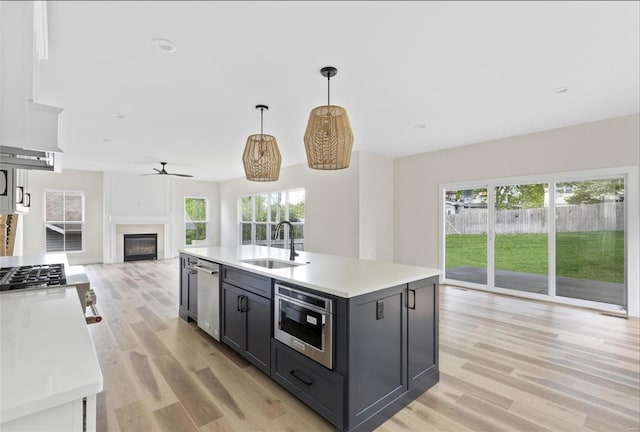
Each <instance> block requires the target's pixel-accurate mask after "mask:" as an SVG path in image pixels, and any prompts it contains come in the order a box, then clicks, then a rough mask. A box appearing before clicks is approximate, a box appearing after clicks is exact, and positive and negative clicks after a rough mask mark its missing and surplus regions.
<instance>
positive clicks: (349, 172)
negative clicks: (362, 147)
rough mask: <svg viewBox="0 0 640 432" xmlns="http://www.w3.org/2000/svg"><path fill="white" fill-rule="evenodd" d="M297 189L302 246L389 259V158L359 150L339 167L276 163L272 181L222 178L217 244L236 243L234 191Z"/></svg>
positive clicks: (362, 256) (390, 226) (236, 205)
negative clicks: (276, 173) (300, 202)
mask: <svg viewBox="0 0 640 432" xmlns="http://www.w3.org/2000/svg"><path fill="white" fill-rule="evenodd" d="M298 188H304V189H305V200H306V201H305V207H306V209H305V210H306V213H305V223H304V233H305V234H304V237H305V238H304V242H305V246H304V247H305V250H308V251H311V252H317V253H326V254H333V255H342V256H351V257H359V258H365V259H375V260H379V261H392V260H393V160H392V159H390V158H386V157H382V156H378V155H375V154H371V153H365V152H360V151H356V152H353V154H352V156H351V166H350V167H349V168H347V169H345V170H336V171H320V170H312V169H310V168H309V167H308V166H307V164H306V163H304V164H298V165H294V166H290V167H286V168H282V169H281V171H280V180H278V181H277V182H265V183H258V182H250V181H247V180H246V179H244V178H241V179H235V180H230V181H226V182H222V183H221V184H220V226H221V227H222V228H221V233H220V235H221V245H222V246H224V247H236V246H237V245H238V236H239V231H238V198H239V197H240V196H242V195H248V194H257V193H264V192H275V191H281V190H288V189H298Z"/></svg>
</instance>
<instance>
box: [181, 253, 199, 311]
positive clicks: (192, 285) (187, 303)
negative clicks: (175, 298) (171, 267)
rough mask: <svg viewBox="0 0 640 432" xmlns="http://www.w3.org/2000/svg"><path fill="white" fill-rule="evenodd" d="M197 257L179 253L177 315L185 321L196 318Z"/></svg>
mask: <svg viewBox="0 0 640 432" xmlns="http://www.w3.org/2000/svg"><path fill="white" fill-rule="evenodd" d="M196 264H198V258H196V257H193V256H191V255H187V254H186V253H180V306H179V308H178V315H180V318H182V319H183V320H185V321H197V319H198V271H197V270H196V269H195V267H194V266H195V265H196Z"/></svg>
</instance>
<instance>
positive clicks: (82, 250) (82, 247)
mask: <svg viewBox="0 0 640 432" xmlns="http://www.w3.org/2000/svg"><path fill="white" fill-rule="evenodd" d="M50 192H61V193H62V194H63V199H62V205H63V211H62V214H63V215H66V210H65V205H66V201H65V196H66V194H79V195H80V196H81V197H82V220H81V221H80V222H78V221H66V220H63V221H50V220H48V219H47V194H48V193H50ZM42 201H43V206H42V213H43V216H42V222H43V232H44V253H45V254H49V253H69V254H81V253H85V252H86V250H85V224H86V220H85V217H86V199H85V193H84V191H81V190H72V189H45V190H44V191H43V194H42ZM65 217H66V216H65ZM53 224H79V225H80V250H67V248H66V243H67V242H66V232H64V233H62V234H63V236H65V237H64V242H63V244H64V247H63V249H62V250H59V251H49V250H47V226H48V225H53ZM56 228H57V227H56ZM50 229H53V228H50ZM54 231H58V230H57V229H54ZM65 231H66V230H65Z"/></svg>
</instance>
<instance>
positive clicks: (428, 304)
mask: <svg viewBox="0 0 640 432" xmlns="http://www.w3.org/2000/svg"><path fill="white" fill-rule="evenodd" d="M407 306H408V320H409V321H408V329H407V333H408V337H409V340H408V348H409V358H408V360H409V368H408V371H409V387H411V386H412V384H413V383H415V382H417V381H421V380H422V379H424V378H426V377H428V376H429V375H430V373H431V371H434V372H436V371H437V370H438V336H437V335H438V281H437V279H435V278H430V279H423V280H421V281H416V282H411V283H410V284H409V287H408V292H407Z"/></svg>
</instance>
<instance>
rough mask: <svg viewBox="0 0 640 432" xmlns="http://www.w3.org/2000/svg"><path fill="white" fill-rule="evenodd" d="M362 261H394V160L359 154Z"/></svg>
mask: <svg viewBox="0 0 640 432" xmlns="http://www.w3.org/2000/svg"><path fill="white" fill-rule="evenodd" d="M358 157H359V161H360V163H359V168H360V171H359V178H358V184H359V197H358V198H359V224H360V230H359V233H360V239H359V240H360V244H359V246H360V258H362V259H370V260H375V261H386V262H392V261H393V159H391V158H388V157H383V156H379V155H376V154H373V153H365V152H358Z"/></svg>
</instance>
